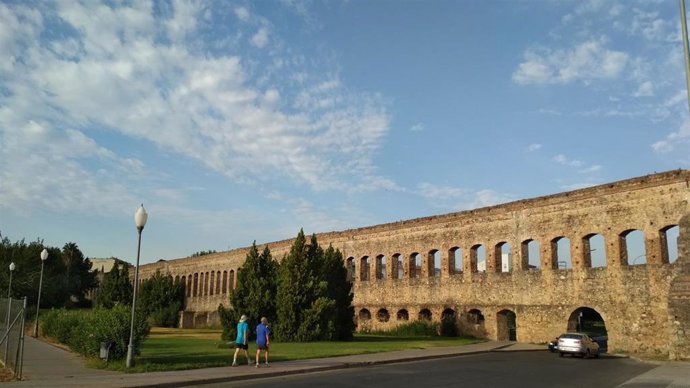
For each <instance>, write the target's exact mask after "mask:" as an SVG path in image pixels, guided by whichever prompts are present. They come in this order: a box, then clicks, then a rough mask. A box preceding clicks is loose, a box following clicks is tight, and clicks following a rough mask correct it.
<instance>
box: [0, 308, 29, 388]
mask: <svg viewBox="0 0 690 388" xmlns="http://www.w3.org/2000/svg"><path fill="white" fill-rule="evenodd" d="M0 319H2V320H3V321H2V323H1V324H0V355H2V359H0V362H2V364H3V365H4V366H5V367H6V368H9V369H11V370H12V371H14V375H15V377H17V378H18V379H21V377H22V365H23V359H24V321H25V319H26V298H24V299H7V298H0Z"/></svg>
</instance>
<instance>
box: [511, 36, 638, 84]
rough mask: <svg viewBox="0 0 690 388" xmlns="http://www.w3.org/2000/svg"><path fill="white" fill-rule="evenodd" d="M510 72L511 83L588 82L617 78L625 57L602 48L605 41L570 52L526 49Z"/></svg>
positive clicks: (593, 41) (584, 45)
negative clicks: (519, 61) (513, 70)
mask: <svg viewBox="0 0 690 388" xmlns="http://www.w3.org/2000/svg"><path fill="white" fill-rule="evenodd" d="M524 57H525V61H524V62H522V63H520V64H519V65H518V69H517V70H516V71H515V72H514V73H513V76H512V78H513V82H515V83H517V84H518V85H529V84H567V83H571V82H575V81H582V82H584V83H588V82H590V81H592V80H597V79H613V78H617V77H619V76H620V75H621V73H622V71H623V69H624V68H625V66H626V64H627V63H628V60H629V56H628V54H626V53H624V52H622V51H615V50H610V49H608V48H606V39H603V38H602V39H597V40H594V39H593V40H588V41H586V42H583V43H581V44H580V45H578V46H576V47H573V48H572V49H570V50H564V49H555V50H553V49H549V48H542V49H529V50H527V51H526V52H525V54H524Z"/></svg>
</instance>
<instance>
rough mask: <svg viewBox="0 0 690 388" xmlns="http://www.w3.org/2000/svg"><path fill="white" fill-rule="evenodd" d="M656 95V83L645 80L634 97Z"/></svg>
mask: <svg viewBox="0 0 690 388" xmlns="http://www.w3.org/2000/svg"><path fill="white" fill-rule="evenodd" d="M653 95H654V85H653V84H652V83H651V82H650V81H645V82H643V83H642V84H640V86H639V87H638V88H637V90H636V91H635V93H633V97H651V96H653Z"/></svg>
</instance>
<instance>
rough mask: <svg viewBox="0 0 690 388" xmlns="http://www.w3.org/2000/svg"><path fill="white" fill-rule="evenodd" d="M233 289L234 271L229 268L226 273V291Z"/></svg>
mask: <svg viewBox="0 0 690 388" xmlns="http://www.w3.org/2000/svg"><path fill="white" fill-rule="evenodd" d="M234 289H235V271H234V270H230V272H229V273H228V292H232V290H234Z"/></svg>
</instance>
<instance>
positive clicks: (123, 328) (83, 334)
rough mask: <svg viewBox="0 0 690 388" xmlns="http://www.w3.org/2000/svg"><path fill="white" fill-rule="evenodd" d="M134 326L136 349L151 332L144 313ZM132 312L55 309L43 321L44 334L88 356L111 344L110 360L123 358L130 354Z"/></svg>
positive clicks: (121, 307) (97, 353)
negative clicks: (128, 349)
mask: <svg viewBox="0 0 690 388" xmlns="http://www.w3.org/2000/svg"><path fill="white" fill-rule="evenodd" d="M135 318H136V320H135V323H134V324H135V327H134V348H135V349H139V344H140V343H141V341H142V340H143V339H144V338H145V337H146V336H147V335H148V333H149V325H148V323H146V318H145V317H144V315H143V314H137V315H136V317H135ZM130 320H131V310H130V308H129V307H127V306H122V305H119V306H115V307H113V308H112V309H110V310H107V309H95V310H87V311H84V310H81V311H80V310H71V311H67V310H52V311H50V312H48V313H47V314H46V315H45V316H44V317H43V318H42V322H43V324H42V329H43V335H45V336H46V337H51V338H53V339H56V340H57V341H59V342H60V343H63V344H65V345H67V346H69V348H70V349H72V350H73V351H74V352H76V353H79V354H81V355H83V356H86V357H96V356H98V355H99V351H100V346H101V342H109V341H112V342H113V343H114V346H112V347H111V348H110V352H109V355H108V357H109V358H110V359H121V358H124V357H125V355H126V354H127V345H128V344H129V331H130V330H129V328H130Z"/></svg>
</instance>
